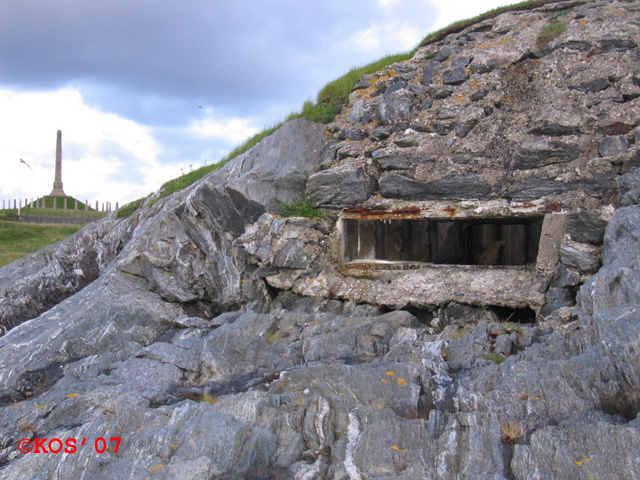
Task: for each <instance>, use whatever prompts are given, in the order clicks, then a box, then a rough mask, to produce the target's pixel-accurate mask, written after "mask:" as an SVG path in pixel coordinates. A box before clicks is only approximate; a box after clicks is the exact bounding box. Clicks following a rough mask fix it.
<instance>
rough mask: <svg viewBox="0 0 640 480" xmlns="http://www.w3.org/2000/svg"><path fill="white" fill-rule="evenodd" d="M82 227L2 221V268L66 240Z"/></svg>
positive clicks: (0, 247) (0, 244)
mask: <svg viewBox="0 0 640 480" xmlns="http://www.w3.org/2000/svg"><path fill="white" fill-rule="evenodd" d="M80 228H82V225H36V224H32V223H19V222H7V221H4V220H0V267H2V266H4V265H7V264H9V263H11V262H13V261H14V260H18V259H19V258H22V257H24V256H25V255H28V254H29V253H33V252H37V251H38V250H40V249H42V248H44V247H46V246H47V245H51V244H52V243H56V242H59V241H60V240H64V239H65V238H67V237H68V236H69V235H72V234H74V233H75V232H77V231H78V230H80Z"/></svg>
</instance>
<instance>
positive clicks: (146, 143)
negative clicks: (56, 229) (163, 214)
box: [0, 0, 513, 208]
mask: <svg viewBox="0 0 640 480" xmlns="http://www.w3.org/2000/svg"><path fill="white" fill-rule="evenodd" d="M510 3H513V0H324V1H322V2H317V1H313V0H306V1H305V0H252V1H249V0H234V1H222V0H135V1H131V0H92V1H85V0H56V1H55V2H53V1H51V0H2V1H1V2H0V167H1V168H0V205H2V203H1V202H2V201H3V200H6V201H7V202H9V201H11V202H13V199H17V198H26V199H31V198H38V197H40V196H42V195H46V194H49V193H50V192H51V190H52V187H53V180H54V167H55V151H56V135H57V131H58V130H61V131H62V180H63V183H64V190H65V193H66V194H67V195H71V196H73V197H75V198H77V199H78V200H81V201H85V200H89V201H90V202H92V204H94V203H95V202H96V201H99V202H101V203H102V202H107V201H109V202H112V204H113V205H115V203H116V202H118V203H119V204H120V205H123V204H124V203H127V202H129V201H131V200H134V199H136V198H140V197H142V196H146V195H148V194H149V193H151V192H153V191H155V190H157V189H158V188H159V187H160V185H161V184H162V183H164V182H165V181H167V180H169V179H171V178H176V177H178V176H180V175H181V174H182V173H186V172H188V171H189V170H190V169H195V168H198V167H200V166H202V165H206V164H211V163H215V162H217V161H218V160H220V159H221V158H222V157H224V155H225V154H227V153H228V152H229V151H231V150H232V149H233V147H235V146H237V145H238V144H240V143H242V141H243V140H245V139H246V138H249V137H250V136H252V135H253V134H255V133H257V132H258V131H260V130H262V129H263V128H266V127H269V126H271V125H274V124H276V123H278V122H280V121H281V120H282V119H284V118H285V117H286V116H287V115H288V114H289V113H291V112H293V111H297V110H299V109H300V107H301V106H302V103H303V102H304V101H305V100H307V99H315V96H316V94H317V92H318V91H319V90H320V89H321V88H322V87H323V86H324V85H325V84H326V83H327V82H329V81H331V80H333V79H335V78H337V77H339V76H341V75H342V74H344V73H346V72H347V71H348V70H349V69H350V68H352V67H354V66H360V65H364V64H366V63H369V62H371V61H373V60H377V59H379V58H381V57H383V56H385V55H389V54H393V53H398V52H402V51H407V50H411V49H412V48H414V47H415V46H416V45H417V44H418V43H419V42H420V41H421V40H422V39H423V38H424V37H425V36H426V35H427V34H429V33H430V32H433V31H435V30H437V29H439V28H442V27H445V26H447V25H449V24H450V23H452V22H454V21H456V20H460V19H463V18H469V17H473V16H475V15H477V14H479V13H482V12H485V11H487V10H490V9H492V8H495V7H497V6H501V5H508V4H510ZM20 159H23V160H24V161H25V162H26V163H27V164H28V166H26V165H23V164H21V163H20ZM29 167H30V168H29ZM0 208H1V207H0Z"/></svg>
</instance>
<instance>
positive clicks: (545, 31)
mask: <svg viewBox="0 0 640 480" xmlns="http://www.w3.org/2000/svg"><path fill="white" fill-rule="evenodd" d="M566 29H567V24H566V23H564V22H558V21H554V22H551V23H549V24H548V25H545V26H544V27H542V29H541V30H540V34H539V35H538V38H537V39H536V45H537V46H538V48H540V47H541V46H542V45H545V44H547V43H549V42H550V41H552V40H553V39H554V38H557V37H559V36H560V34H561V33H562V32H564V31H565V30H566Z"/></svg>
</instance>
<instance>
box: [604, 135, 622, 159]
mask: <svg viewBox="0 0 640 480" xmlns="http://www.w3.org/2000/svg"><path fill="white" fill-rule="evenodd" d="M627 148H629V140H627V138H626V137H625V136H624V135H615V136H611V137H605V138H604V139H602V141H601V142H600V145H599V146H598V153H599V154H600V156H601V157H617V156H619V155H622V154H623V153H624V152H625V151H626V150H627Z"/></svg>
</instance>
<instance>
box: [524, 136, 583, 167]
mask: <svg viewBox="0 0 640 480" xmlns="http://www.w3.org/2000/svg"><path fill="white" fill-rule="evenodd" d="M579 155H580V149H579V148H578V147H576V146H575V145H571V144H567V143H563V142H559V141H557V140H552V141H538V142H533V143H530V144H527V145H523V146H521V147H519V148H518V150H517V151H516V154H515V156H514V158H513V168H514V169H516V170H526V169H530V168H537V167H543V166H546V165H551V164H553V163H567V162H570V161H572V160H575V159H576V158H577V157H578V156H579Z"/></svg>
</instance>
